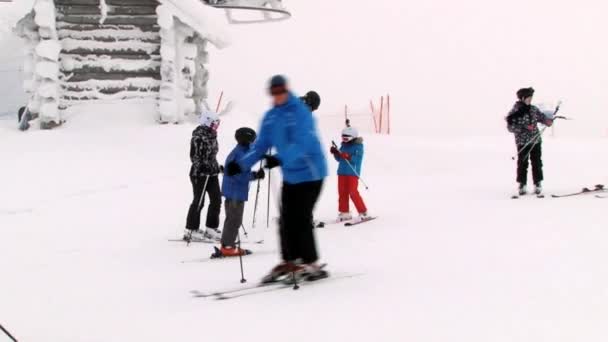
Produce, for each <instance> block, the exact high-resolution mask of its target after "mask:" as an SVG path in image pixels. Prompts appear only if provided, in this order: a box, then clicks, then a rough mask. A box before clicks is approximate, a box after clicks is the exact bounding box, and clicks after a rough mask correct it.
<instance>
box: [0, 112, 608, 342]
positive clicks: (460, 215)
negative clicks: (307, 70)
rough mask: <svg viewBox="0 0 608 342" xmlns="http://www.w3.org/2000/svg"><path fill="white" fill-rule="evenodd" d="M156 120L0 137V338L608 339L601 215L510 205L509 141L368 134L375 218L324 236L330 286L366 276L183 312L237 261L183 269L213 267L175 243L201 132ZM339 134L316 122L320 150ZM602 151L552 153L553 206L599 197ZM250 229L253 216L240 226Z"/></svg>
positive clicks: (118, 117)
mask: <svg viewBox="0 0 608 342" xmlns="http://www.w3.org/2000/svg"><path fill="white" fill-rule="evenodd" d="M154 110H155V108H154V106H153V104H145V103H132V104H130V105H123V107H120V108H117V107H114V106H112V105H104V106H96V107H89V108H73V110H72V113H70V114H69V115H68V123H67V124H66V125H65V126H63V127H61V128H59V129H57V130H54V131H36V130H33V131H30V132H28V133H25V134H24V133H21V132H17V131H16V130H15V127H14V125H15V123H14V122H13V121H0V156H1V158H2V164H1V166H0V184H1V186H0V188H1V189H2V191H1V193H2V195H1V196H0V272H2V273H1V274H2V275H1V277H0V279H1V281H0V320H1V321H0V323H2V324H3V325H4V326H6V327H7V328H8V329H9V330H10V331H11V332H13V333H14V334H15V335H16V337H18V338H19V339H20V340H22V341H61V342H82V341H87V342H92V341H103V342H110V341H201V340H211V341H213V340H219V339H223V340H228V341H239V340H247V341H276V340H286V339H287V340H289V341H311V340H316V341H372V340H374V341H377V340H390V341H416V342H427V341H429V342H430V341H433V342H434V341H437V342H439V341H441V342H445V341H463V342H464V341H466V342H487V341H505V342H507V341H508V342H512V341H518V342H528V341H529V342H539V341H551V342H560V341H564V342H565V341H605V340H606V339H607V338H608V329H607V328H606V324H605V322H606V319H607V318H608V291H607V289H608V270H607V269H606V267H605V266H604V261H605V260H606V258H607V257H608V249H606V244H607V242H608V231H607V230H606V222H605V219H604V217H605V213H606V208H607V206H608V199H607V200H602V199H597V198H593V197H592V196H590V197H581V198H572V199H559V200H558V199H551V198H547V199H543V200H538V199H535V198H525V199H521V200H517V201H515V200H510V199H509V196H510V194H511V191H512V190H513V187H514V184H513V183H514V182H513V178H514V170H513V166H514V165H513V162H512V161H511V159H510V157H511V155H512V154H513V152H514V151H513V144H512V137H511V136H509V135H508V134H506V133H505V134H504V135H503V136H499V137H473V138H454V139H451V138H450V139H448V138H431V137H427V138H411V137H401V136H390V137H389V136H369V135H368V136H365V141H366V149H367V155H366V158H365V165H364V174H363V177H364V178H365V180H366V182H367V183H369V185H370V190H369V191H363V194H364V197H365V199H366V200H367V202H368V205H369V207H370V209H371V211H372V213H373V214H377V215H379V216H380V218H379V219H378V220H376V221H374V222H370V223H368V224H365V225H361V226H358V227H353V228H348V229H347V228H345V227H341V226H331V227H328V228H326V229H323V230H318V231H317V234H318V240H319V244H320V251H321V254H322V260H323V261H324V262H327V263H329V266H328V269H329V271H330V272H331V273H332V274H334V275H336V276H339V275H344V274H355V275H358V276H356V277H353V278H348V279H340V280H338V279H336V280H333V281H328V282H325V283H318V284H315V285H314V286H306V287H302V288H301V289H300V290H299V291H292V290H289V289H287V290H281V291H275V292H268V293H262V294H256V295H252V296H249V297H242V298H239V299H235V300H231V301H215V300H213V299H205V298H198V299H195V298H192V296H191V294H190V291H191V290H200V291H213V290H220V289H225V288H232V287H235V286H240V284H239V280H240V274H239V264H238V260H220V261H204V262H190V261H197V260H201V261H202V260H205V259H206V258H207V257H208V256H209V255H210V253H211V252H212V250H211V245H206V244H196V245H192V246H190V247H186V246H185V245H183V244H181V243H175V242H168V239H172V238H177V237H179V236H180V234H181V231H182V228H183V226H184V221H185V215H186V210H187V206H188V204H189V201H190V199H191V198H190V196H191V189H190V184H189V182H188V178H187V173H188V168H189V162H188V146H189V138H190V133H191V130H192V128H193V126H192V125H191V124H184V125H166V126H160V125H157V124H155V123H154V122H152V117H153V115H150V112H152V111H154ZM258 119H259V117H258V116H255V115H251V116H250V115H246V114H243V113H235V114H233V115H231V116H229V117H226V118H225V119H224V121H223V122H222V125H221V127H220V130H221V137H220V139H221V140H220V141H221V154H222V158H223V156H225V154H226V153H228V152H229V150H230V149H231V148H232V146H233V142H234V141H233V138H232V135H233V132H234V129H236V128H238V127H240V126H241V125H253V126H254V127H257V121H258ZM338 128H339V127H331V126H329V125H326V124H324V120H323V119H321V130H322V132H323V134H324V139H325V143H326V144H327V145H328V143H329V141H330V140H331V139H332V138H334V139H335V138H337V136H338V134H339V133H338V132H339V131H338ZM607 144H608V140H605V139H603V140H599V139H598V140H562V139H557V140H553V139H549V138H548V139H546V142H545V145H544V148H545V166H546V178H547V182H546V190H547V192H549V193H558V192H569V191H572V190H578V189H579V188H581V187H582V186H592V185H594V184H596V183H601V182H608V179H607V178H606V169H607V168H608V154H606V153H605V151H606V148H607V147H608V146H606V145H607ZM331 165H332V169H333V170H335V163H331ZM332 173H333V172H332ZM274 175H275V176H276V175H277V174H276V173H274ZM274 180H275V181H276V180H277V177H274ZM278 187H279V183H278V182H275V183H274V185H273V189H274V190H273V191H274V192H276V191H277V190H278ZM265 188H266V186H264V187H263V189H264V190H262V194H261V195H262V199H263V200H262V201H261V203H262V204H261V205H260V210H259V213H260V216H259V218H258V221H257V222H258V228H257V229H256V230H255V231H251V232H250V234H252V235H257V238H259V237H264V238H265V240H266V243H265V244H263V245H256V244H248V247H249V248H251V249H253V250H254V252H255V254H254V255H252V256H250V257H246V258H245V260H244V262H245V272H246V278H247V279H248V280H249V282H250V283H253V282H255V281H256V280H258V279H259V278H260V277H261V276H262V275H263V274H264V273H265V272H266V271H267V270H268V269H269V268H270V267H271V266H273V265H274V263H275V262H277V260H278V253H277V244H276V234H275V227H274V226H272V227H271V229H266V228H265V225H266V222H265V217H264V216H265V215H264V214H262V213H265V211H266V205H265V202H266V201H265V199H266V191H265ZM335 188H336V177H335V176H332V177H330V178H329V179H328V181H327V185H326V187H325V192H324V194H323V196H322V199H321V202H320V205H319V207H318V208H317V213H316V216H317V217H318V218H321V219H329V218H331V217H334V215H335V213H336V197H337V196H336V191H335ZM253 194H254V189H253V188H252V195H253ZM275 200H276V199H275V197H274V195H273V198H272V203H273V204H271V206H272V211H273V213H272V216H275V215H276V214H275V205H274V202H275ZM251 214H252V203H250V204H249V205H248V208H247V218H246V221H245V222H246V223H247V226H248V227H249V226H250V222H251ZM183 261H188V262H185V263H184V262H183ZM0 340H1V339H0Z"/></svg>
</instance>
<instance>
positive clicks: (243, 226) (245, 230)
mask: <svg viewBox="0 0 608 342" xmlns="http://www.w3.org/2000/svg"><path fill="white" fill-rule="evenodd" d="M241 228H243V232H244V233H245V237H249V234H247V229H245V225H244V224H242V223H241ZM239 239H240V238H239Z"/></svg>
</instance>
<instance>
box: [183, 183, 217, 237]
mask: <svg viewBox="0 0 608 342" xmlns="http://www.w3.org/2000/svg"><path fill="white" fill-rule="evenodd" d="M190 182H191V183H192V192H193V194H194V198H193V199H192V204H190V209H189V210H188V218H187V219H186V229H190V230H198V229H200V226H201V211H202V210H203V207H204V206H205V193H207V194H208V195H209V208H208V209H207V222H206V226H207V227H208V228H215V229H217V228H218V227H219V226H220V210H221V209H222V192H221V191H220V181H219V178H218V176H201V177H190Z"/></svg>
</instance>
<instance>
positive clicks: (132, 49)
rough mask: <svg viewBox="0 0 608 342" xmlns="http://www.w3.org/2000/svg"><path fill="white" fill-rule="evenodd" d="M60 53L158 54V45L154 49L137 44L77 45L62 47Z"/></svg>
mask: <svg viewBox="0 0 608 342" xmlns="http://www.w3.org/2000/svg"><path fill="white" fill-rule="evenodd" d="M61 53H68V54H76V55H134V56H135V55H160V45H159V46H158V47H156V48H154V49H142V48H138V47H137V46H133V47H124V48H123V47H118V46H117V47H116V48H112V47H109V48H104V47H92V48H85V47H77V48H70V49H63V50H61Z"/></svg>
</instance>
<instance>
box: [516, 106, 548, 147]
mask: <svg viewBox="0 0 608 342" xmlns="http://www.w3.org/2000/svg"><path fill="white" fill-rule="evenodd" d="M506 120H507V129H508V130H509V132H511V133H513V134H515V143H516V144H517V146H520V147H521V146H524V145H526V144H528V143H529V142H530V141H532V139H534V138H535V137H536V136H537V135H538V134H539V132H540V131H539V130H538V126H537V125H538V124H539V123H542V124H546V125H551V122H550V119H549V118H547V117H545V114H543V112H541V111H540V109H538V108H537V107H536V106H532V105H527V104H525V103H524V102H522V101H517V102H516V103H515V105H514V106H513V109H511V111H510V112H509V115H507V118H506ZM531 125H532V126H534V129H533V130H529V129H528V127H529V126H531ZM541 142H542V140H541V138H540V137H539V139H538V143H541Z"/></svg>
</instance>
